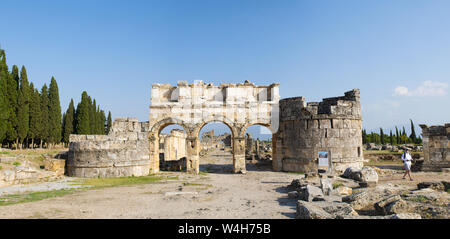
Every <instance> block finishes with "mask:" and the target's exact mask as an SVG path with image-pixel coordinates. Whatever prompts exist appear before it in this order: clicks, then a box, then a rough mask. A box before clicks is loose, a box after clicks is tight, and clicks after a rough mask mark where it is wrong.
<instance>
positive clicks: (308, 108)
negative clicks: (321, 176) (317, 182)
mask: <svg viewBox="0 0 450 239" xmlns="http://www.w3.org/2000/svg"><path fill="white" fill-rule="evenodd" d="M361 130H362V116H361V104H360V92H359V90H358V89H354V90H352V91H349V92H346V93H345V96H341V97H333V98H326V99H323V101H322V102H309V103H307V102H306V100H305V98H304V97H294V98H287V99H283V100H281V101H280V126H279V130H278V132H277V133H276V134H275V135H274V136H273V138H272V141H273V142H275V143H274V149H273V161H272V163H273V169H274V170H275V171H297V172H298V171H301V172H310V171H317V169H318V154H319V152H326V153H328V160H329V167H330V168H331V169H332V170H334V171H337V172H343V171H344V170H345V169H346V168H348V167H350V166H353V167H357V168H361V167H362V166H363V154H362V153H363V152H362V133H361Z"/></svg>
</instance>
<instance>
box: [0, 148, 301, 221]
mask: <svg viewBox="0 0 450 239" xmlns="http://www.w3.org/2000/svg"><path fill="white" fill-rule="evenodd" d="M231 164H232V158H231V154H230V153H229V152H227V151H221V150H217V151H214V152H211V153H210V154H209V155H208V156H207V157H205V158H202V159H201V170H207V171H208V172H209V173H207V174H206V175H204V174H200V175H190V174H186V173H175V172H170V173H169V172H166V173H163V174H168V175H177V176H178V177H179V178H178V180H172V181H164V182H160V183H156V184H146V185H135V186H125V187H112V188H105V189H96V190H88V191H83V192H78V193H75V194H70V195H66V196H63V197H58V198H50V199H45V200H42V201H36V202H30V203H23V204H16V205H9V206H3V207H1V210H0V218H231V219H234V218H293V217H294V216H295V203H296V200H294V199H289V198H287V194H286V193H287V192H286V189H285V186H286V185H288V184H289V183H290V182H291V181H292V180H293V179H295V178H299V177H302V175H297V174H290V173H281V172H272V171H270V168H271V166H270V165H267V164H266V165H262V166H261V165H248V166H247V170H248V172H247V174H245V175H243V174H231V173H229V171H231Z"/></svg>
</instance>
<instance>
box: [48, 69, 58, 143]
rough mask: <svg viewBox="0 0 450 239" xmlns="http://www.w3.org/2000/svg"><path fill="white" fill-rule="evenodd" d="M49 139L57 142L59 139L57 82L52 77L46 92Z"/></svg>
mask: <svg viewBox="0 0 450 239" xmlns="http://www.w3.org/2000/svg"><path fill="white" fill-rule="evenodd" d="M48 100H49V106H48V120H49V141H50V142H51V143H52V144H57V143H59V142H60V141H61V105H60V103H59V90H58V84H57V83H56V80H55V78H54V77H52V79H51V81H50V88H49V92H48Z"/></svg>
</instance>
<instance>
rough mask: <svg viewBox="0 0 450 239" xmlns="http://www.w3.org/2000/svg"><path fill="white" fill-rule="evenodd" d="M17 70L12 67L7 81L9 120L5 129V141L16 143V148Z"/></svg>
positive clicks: (18, 83)
mask: <svg viewBox="0 0 450 239" xmlns="http://www.w3.org/2000/svg"><path fill="white" fill-rule="evenodd" d="M19 85H20V77H19V68H18V67H17V66H16V65H13V67H12V72H11V76H10V77H9V79H8V103H9V118H8V123H7V124H8V129H7V140H8V141H9V142H13V141H16V147H17V146H18V145H17V143H18V142H19V140H18V134H17V127H18V123H19V122H18V118H17V113H18V108H19V105H18V98H19Z"/></svg>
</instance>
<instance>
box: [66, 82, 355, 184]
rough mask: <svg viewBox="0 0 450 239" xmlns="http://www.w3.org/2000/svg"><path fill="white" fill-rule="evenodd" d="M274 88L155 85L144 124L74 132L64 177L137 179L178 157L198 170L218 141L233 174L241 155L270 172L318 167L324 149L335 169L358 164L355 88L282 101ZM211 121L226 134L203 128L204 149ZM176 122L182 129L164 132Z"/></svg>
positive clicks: (120, 122) (242, 168) (242, 165)
mask: <svg viewBox="0 0 450 239" xmlns="http://www.w3.org/2000/svg"><path fill="white" fill-rule="evenodd" d="M278 87H279V84H271V85H268V86H256V85H254V84H253V83H250V82H248V81H246V82H245V83H243V84H221V85H220V86H214V85H213V84H205V83H203V82H201V81H200V82H195V83H194V84H187V82H184V81H181V82H178V84H177V86H171V85H169V84H154V85H153V86H152V91H151V104H150V116H149V122H138V121H137V119H133V118H125V119H122V118H119V119H116V120H115V121H114V124H113V126H112V129H111V132H110V133H109V135H71V137H70V149H69V156H68V163H67V171H68V173H67V174H68V175H70V176H80V177H116V176H131V175H135V176H139V175H146V174H148V172H150V173H157V172H159V170H160V169H161V168H164V169H167V168H171V166H170V165H169V167H167V164H166V162H170V161H171V162H172V163H173V162H175V161H176V162H177V163H176V168H178V169H183V170H186V171H187V172H194V173H198V172H199V159H200V151H202V150H204V149H205V147H206V148H208V147H216V148H217V147H222V144H223V145H224V147H225V145H228V144H230V145H231V148H232V154H233V172H235V173H245V172H246V162H245V160H246V158H247V159H250V160H251V159H253V160H254V159H272V166H273V170H274V171H296V172H310V171H316V170H317V169H318V163H319V162H318V161H319V159H318V154H319V152H326V153H327V156H328V158H329V168H330V169H331V170H333V171H336V172H343V171H344V170H345V169H346V168H347V167H350V166H352V167H357V168H361V167H362V164H363V155H362V138H361V129H362V126H361V121H362V117H361V105H360V93H359V90H357V89H354V90H352V91H349V92H346V93H345V95H344V96H341V97H333V98H326V99H323V101H322V102H309V103H307V102H306V101H305V98H304V97H294V98H287V99H283V100H280V96H279V90H278ZM210 122H222V123H224V124H225V125H227V126H228V127H229V128H230V131H231V135H229V136H228V135H224V136H223V137H222V138H220V141H221V142H218V140H217V139H216V137H215V136H214V132H207V133H205V134H204V135H203V138H204V139H203V143H205V145H204V147H203V148H202V146H201V140H200V136H199V134H200V130H201V129H202V127H203V126H204V125H206V124H207V123H210ZM174 124H176V125H179V126H181V127H182V128H183V129H184V131H183V130H172V132H171V134H170V135H164V134H161V130H162V129H164V128H165V127H166V126H168V125H174ZM251 125H262V126H266V127H267V128H269V130H271V132H272V133H273V137H272V143H271V145H268V144H267V143H264V144H263V143H261V142H260V141H259V140H253V139H251V136H250V135H247V136H246V134H245V132H246V130H247V128H248V127H250V126H251ZM211 134H212V135H211ZM227 136H228V137H227ZM228 141H230V142H228ZM219 144H220V146H219ZM181 164H182V165H181Z"/></svg>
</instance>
